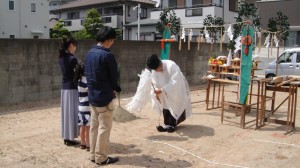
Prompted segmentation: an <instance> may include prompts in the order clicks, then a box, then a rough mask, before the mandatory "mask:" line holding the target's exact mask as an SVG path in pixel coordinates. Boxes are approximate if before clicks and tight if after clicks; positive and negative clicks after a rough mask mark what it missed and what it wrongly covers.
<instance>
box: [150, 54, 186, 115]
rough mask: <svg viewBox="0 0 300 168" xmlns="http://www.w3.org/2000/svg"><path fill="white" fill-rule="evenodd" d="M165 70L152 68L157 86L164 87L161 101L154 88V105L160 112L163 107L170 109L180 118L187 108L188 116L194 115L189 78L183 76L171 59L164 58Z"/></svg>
mask: <svg viewBox="0 0 300 168" xmlns="http://www.w3.org/2000/svg"><path fill="white" fill-rule="evenodd" d="M162 64H163V71H162V72H156V71H155V70H152V73H151V79H152V83H153V85H154V87H155V88H159V89H162V93H161V94H159V98H160V101H161V103H159V101H158V100H157V99H156V95H155V93H154V91H153V89H152V91H151V99H152V107H153V109H154V110H155V111H156V112H158V113H159V114H160V113H162V110H163V108H164V109H168V110H169V111H170V113H171V115H172V116H173V117H174V118H175V119H176V120H178V118H179V117H180V116H181V114H182V112H183V111H184V110H185V112H186V117H190V116H191V115H192V104H191V97H190V90H189V85H188V83H187V80H186V79H185V77H184V76H183V74H182V72H181V70H180V68H179V67H178V66H177V65H176V64H175V62H173V61H171V60H162Z"/></svg>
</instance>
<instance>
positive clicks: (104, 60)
mask: <svg viewBox="0 0 300 168" xmlns="http://www.w3.org/2000/svg"><path fill="white" fill-rule="evenodd" d="M85 76H86V79H87V86H88V90H89V94H88V96H89V102H90V104H91V105H93V106H96V107H103V106H106V105H108V104H109V103H110V102H111V101H112V99H114V98H115V97H116V96H115V94H114V91H117V92H120V91H121V88H120V87H119V84H118V65H117V62H116V59H115V57H114V56H113V54H111V53H110V50H109V49H107V48H104V47H102V46H97V45H95V46H93V48H92V49H91V50H90V51H89V52H88V53H87V55H86V58H85Z"/></svg>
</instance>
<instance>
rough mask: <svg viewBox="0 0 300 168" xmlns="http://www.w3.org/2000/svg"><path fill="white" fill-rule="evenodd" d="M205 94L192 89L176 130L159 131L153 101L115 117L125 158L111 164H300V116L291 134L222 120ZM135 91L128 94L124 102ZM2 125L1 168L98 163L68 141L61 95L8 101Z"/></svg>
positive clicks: (114, 145) (171, 167) (116, 143)
mask: <svg viewBox="0 0 300 168" xmlns="http://www.w3.org/2000/svg"><path fill="white" fill-rule="evenodd" d="M205 93H206V92H205V90H193V91H191V96H192V102H194V103H193V116H192V118H189V119H188V120H187V121H185V122H184V123H182V124H181V125H180V126H179V127H178V129H177V131H176V132H175V133H159V132H157V131H156V129H155V126H156V125H158V122H159V117H158V115H157V114H156V113H154V112H153V111H152V109H151V107H150V102H149V103H148V104H147V106H146V107H145V108H144V109H143V111H142V112H140V113H137V114H135V115H136V116H137V117H138V119H136V120H133V121H130V122H123V123H122V122H114V125H113V129H112V132H111V155H112V156H117V157H119V158H120V161H119V162H117V163H115V164H113V165H107V166H106V167H122V168H123V167H155V168H156V167H165V168H177V167H195V168H196V167H197V168H202V167H216V168H219V167H253V168H254V167H255V168H257V167H261V168H265V167H272V168H276V167H278V168H282V167H288V168H296V167H300V134H299V130H300V125H299V124H300V120H299V116H300V115H297V119H296V130H297V131H296V132H294V133H292V134H289V135H284V133H285V126H282V125H277V124H271V123H267V125H266V126H264V127H262V128H260V129H258V130H255V127H254V126H253V124H249V125H247V127H246V129H241V128H240V127H239V125H238V123H237V122H238V121H239V117H238V116H237V117H236V116H235V115H234V114H233V113H230V111H227V112H226V113H225V115H226V117H225V118H226V119H227V120H231V121H233V122H227V121H225V122H224V123H223V124H221V122H220V109H214V110H205V107H206V105H205V102H204V100H205ZM132 95H133V94H132V93H131V94H123V95H122V100H121V104H122V106H124V105H125V104H127V103H128V102H129V100H130V99H129V98H130V97H131V96H132ZM278 97H279V98H281V96H278ZM298 100H300V99H299V98H298ZM278 101H279V100H278ZM298 102H299V101H298ZM286 109H287V107H286V105H283V107H282V108H280V109H279V111H278V112H276V113H275V116H274V117H275V118H282V119H285V118H286V113H285V111H286ZM231 111H232V110H231ZM297 111H299V106H298V108H297ZM254 114H255V112H254V111H252V112H251V113H250V114H248V115H247V117H246V120H249V119H253V116H254ZM160 122H162V117H161V118H160ZM234 122H235V123H234ZM0 128H1V137H0V167H17V168H21V167H22V168H24V167H30V168H31V167H36V168H40V167H47V168H48V167H72V168H73V167H84V168H85V167H98V166H96V165H95V164H93V163H91V162H90V161H89V159H88V156H89V154H88V153H87V152H86V151H84V150H81V149H80V148H79V146H77V147H68V146H65V145H64V144H63V140H62V139H61V137H60V108H59V100H49V101H42V102H34V103H27V104H20V105H14V106H2V107H0ZM78 140H79V139H78Z"/></svg>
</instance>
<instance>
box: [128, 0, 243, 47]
mask: <svg viewBox="0 0 300 168" xmlns="http://www.w3.org/2000/svg"><path fill="white" fill-rule="evenodd" d="M237 5H238V0H160V6H159V7H158V8H155V9H154V10H153V11H152V12H151V16H150V18H149V19H145V20H141V21H140V27H141V28H140V40H149V41H152V40H157V39H160V37H161V35H160V34H159V33H158V32H157V31H156V23H157V22H158V21H159V16H160V13H161V12H162V10H163V9H164V8H170V9H173V10H174V12H175V13H176V16H177V17H179V18H180V20H181V28H186V29H188V28H190V29H193V30H195V32H193V35H194V38H193V41H195V40H196V37H197V36H198V34H199V31H196V30H197V29H198V28H201V27H203V20H204V19H205V18H206V16H207V15H212V16H216V17H220V18H222V19H223V21H224V24H226V23H234V22H235V18H234V17H235V16H237V10H238V6H237ZM137 25H138V22H132V23H129V24H127V25H126V30H127V31H128V34H129V35H130V38H129V39H130V40H136V39H137V38H136V34H138V33H137ZM187 34H188V33H187V31H186V35H187Z"/></svg>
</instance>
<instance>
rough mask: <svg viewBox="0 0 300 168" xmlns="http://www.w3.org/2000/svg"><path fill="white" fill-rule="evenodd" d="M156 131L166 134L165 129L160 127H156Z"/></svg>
mask: <svg viewBox="0 0 300 168" xmlns="http://www.w3.org/2000/svg"><path fill="white" fill-rule="evenodd" d="M156 129H157V131H158V132H166V131H167V129H165V128H164V127H162V126H161V125H159V126H156Z"/></svg>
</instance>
